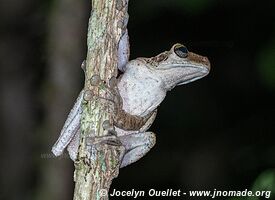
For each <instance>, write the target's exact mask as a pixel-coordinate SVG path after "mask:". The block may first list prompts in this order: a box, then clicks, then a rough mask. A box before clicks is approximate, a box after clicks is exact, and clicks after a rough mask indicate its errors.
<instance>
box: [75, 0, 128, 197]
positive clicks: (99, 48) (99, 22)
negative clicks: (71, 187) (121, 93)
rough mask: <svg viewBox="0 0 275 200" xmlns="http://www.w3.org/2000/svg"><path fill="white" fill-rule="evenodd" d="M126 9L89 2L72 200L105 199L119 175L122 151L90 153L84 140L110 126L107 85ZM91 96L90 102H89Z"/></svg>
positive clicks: (100, 147)
mask: <svg viewBox="0 0 275 200" xmlns="http://www.w3.org/2000/svg"><path fill="white" fill-rule="evenodd" d="M127 8H128V2H127V0H92V11H91V16H90V19H89V27H88V39H87V45H88V52H87V59H86V74H85V75H86V79H85V87H84V90H85V94H84V100H83V102H82V110H83V113H82V118H81V136H80V145H79V149H78V155H77V159H76V162H75V177H74V178H75V182H76V183H75V191H74V200H84V199H85V200H90V199H108V195H107V192H108V190H109V188H110V184H111V182H112V180H113V178H115V177H116V176H117V175H118V171H119V165H120V157H121V156H122V155H123V153H124V148H123V147H122V146H119V145H118V146H116V145H109V144H104V143H99V144H97V145H92V146H91V148H90V149H89V148H88V147H87V145H86V141H87V137H91V136H92V137H100V136H104V135H107V134H108V131H106V130H104V129H103V126H102V124H103V122H105V121H109V123H110V124H111V125H112V124H113V117H112V116H113V112H112V110H113V109H114V104H113V103H112V102H111V101H108V100H106V99H107V98H108V99H109V98H111V99H112V98H113V97H112V95H111V96H110V93H108V86H107V85H108V82H109V80H110V79H111V78H112V77H116V76H117V59H118V55H117V50H118V43H119V40H120V37H121V35H122V32H123V31H124V30H123V22H124V18H125V17H126V14H127ZM98 76H99V77H100V79H101V80H102V82H101V83H100V84H99V86H93V84H91V80H92V81H93V80H94V79H97V77H98ZM91 94H92V95H93V96H92V97H93V98H89V97H91ZM85 97H86V98H85ZM104 98H105V99H104Z"/></svg>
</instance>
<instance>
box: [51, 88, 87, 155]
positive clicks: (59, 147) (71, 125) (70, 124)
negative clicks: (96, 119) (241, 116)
mask: <svg viewBox="0 0 275 200" xmlns="http://www.w3.org/2000/svg"><path fill="white" fill-rule="evenodd" d="M82 99H83V90H82V91H81V92H80V94H79V96H78V98H77V100H76V103H75V104H74V106H73V108H72V110H71V112H70V114H69V116H68V118H67V120H66V121H65V124H64V126H63V128H62V130H61V133H60V136H59V138H58V140H57V141H56V142H55V144H54V145H53V147H52V152H53V154H54V155H55V156H60V155H61V154H62V153H63V150H64V149H65V148H66V147H67V145H68V144H69V143H70V141H71V140H72V138H73V137H74V135H75V134H76V133H77V131H78V129H79V127H80V117H81V112H82V109H81V102H82Z"/></svg>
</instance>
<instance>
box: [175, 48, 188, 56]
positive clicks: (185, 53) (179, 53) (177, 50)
mask: <svg viewBox="0 0 275 200" xmlns="http://www.w3.org/2000/svg"><path fill="white" fill-rule="evenodd" d="M174 52H175V54H176V55H177V56H179V57H180V58H186V57H187V56H188V50H187V48H186V47H185V46H183V45H178V46H175V48H174Z"/></svg>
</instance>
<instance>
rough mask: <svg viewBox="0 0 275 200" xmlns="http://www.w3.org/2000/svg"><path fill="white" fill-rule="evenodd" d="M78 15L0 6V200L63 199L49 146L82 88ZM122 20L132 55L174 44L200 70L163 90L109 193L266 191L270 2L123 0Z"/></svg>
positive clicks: (28, 2) (274, 85)
mask: <svg viewBox="0 0 275 200" xmlns="http://www.w3.org/2000/svg"><path fill="white" fill-rule="evenodd" d="M89 10H90V1H88V0H85V1H84V0H79V1H73V0H51V1H46V0H44V1H35V0H24V1H22V0H9V1H8V0H6V1H5V2H3V3H1V6H0V24H1V25H0V66H1V68H0V89H1V92H0V106H1V107H0V109H1V112H0V113H1V115H0V119H1V121H0V123H1V124H0V125H1V140H0V145H1V151H0V156H1V161H0V162H1V169H0V177H1V179H0V187H1V190H0V199H1V200H2V199H3V200H4V199H11V200H13V199H22V200H25V199H26V200H27V199H28V200H29V199H30V200H32V199H38V200H44V199H53V200H55V199H56V200H57V199H59V200H60V199H62V200H63V199H64V200H65V199H72V194H73V178H72V177H73V163H72V162H71V161H70V160H69V159H68V156H67V155H64V156H63V157H61V158H53V157H52V156H51V154H50V149H51V146H52V145H53V143H54V142H55V140H56V139H57V138H58V136H59V131H60V129H61V128H62V125H63V123H64V121H65V118H66V115H67V114H68V112H69V110H70V107H71V106H72V104H73V101H74V99H75V98H76V96H77V95H78V92H79V91H80V89H81V87H82V84H83V80H84V76H83V72H82V70H81V68H80V64H81V62H82V60H83V59H85V56H86V32H87V22H88V17H89ZM129 15H130V21H129V25H128V29H129V34H130V43H131V58H132V59H134V58H136V57H139V56H143V57H151V56H154V55H156V54H158V53H160V52H162V51H164V50H168V49H170V47H171V46H172V45H173V44H174V43H176V42H180V43H183V44H185V45H186V46H187V47H188V49H189V50H190V51H192V52H196V53H198V54H201V55H205V56H207V57H208V58H209V60H210V62H211V66H212V69H211V72H210V74H209V75H208V76H207V77H205V78H203V79H201V80H199V81H196V82H194V83H190V84H188V85H184V86H180V87H177V88H175V89H174V90H172V91H171V92H169V93H168V95H167V97H166V99H165V101H164V102H163V103H162V104H161V106H160V107H159V113H158V116H157V119H156V121H155V123H154V124H153V126H152V127H151V130H152V131H153V132H155V133H156V135H157V144H156V146H155V147H154V148H153V149H152V150H151V151H150V153H149V154H148V155H147V156H146V157H144V158H143V159H141V160H140V161H139V162H137V163H135V164H133V165H131V166H129V167H126V168H123V169H121V170H120V175H119V177H118V178H116V179H115V180H114V181H113V184H112V189H113V188H115V189H117V190H131V189H136V190H145V191H148V190H149V189H150V188H156V189H159V190H166V189H169V188H174V189H176V190H178V189H181V190H182V191H186V192H187V191H189V190H195V189H199V190H213V189H217V190H222V189H224V190H244V189H246V188H247V189H258V190H273V193H274V192H275V191H274V188H275V168H274V167H275V141H274V133H275V123H274V122H275V120H274V114H275V112H274V111H275V105H274V102H275V61H274V58H275V1H272V0H270V1H268V0H266V1H256V0H255V1H251V0H250V1H248V0H242V1H236V0H231V1H219V0H192V1H190V0H189V1H187V0H170V1H167V0H166V1H165V0H150V1H147V0H130V5H129ZM112 189H111V190H112ZM273 198H275V197H274V194H273ZM128 199H130V198H128ZM144 199H147V198H146V197H145V198H144ZM166 199H171V198H169V197H167V198H166ZM186 199H188V197H187V198H186ZM194 199H196V198H194ZM205 199H206V198H205ZM222 199H228V198H225V197H224V198H222ZM242 199H245V198H242ZM247 199H249V198H247Z"/></svg>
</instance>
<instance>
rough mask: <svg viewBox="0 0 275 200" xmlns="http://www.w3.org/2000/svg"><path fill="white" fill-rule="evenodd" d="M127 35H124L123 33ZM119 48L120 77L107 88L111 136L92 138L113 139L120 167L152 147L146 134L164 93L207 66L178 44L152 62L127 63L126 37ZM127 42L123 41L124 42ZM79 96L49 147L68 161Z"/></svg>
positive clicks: (74, 141) (76, 129) (72, 151)
mask: <svg viewBox="0 0 275 200" xmlns="http://www.w3.org/2000/svg"><path fill="white" fill-rule="evenodd" d="M126 34H127V32H126ZM123 37H125V38H126V39H125V38H124V39H122V41H121V43H123V42H124V44H121V43H120V47H119V63H118V67H119V69H120V70H121V71H123V72H124V73H123V74H122V75H121V77H120V78H119V79H118V83H117V84H115V86H113V88H112V87H111V90H113V92H114V93H115V94H116V95H115V96H117V100H116V102H115V103H116V104H117V105H118V107H117V110H116V111H115V115H114V125H115V129H114V133H115V134H111V135H110V136H106V137H105V138H104V137H103V138H101V139H100V140H99V139H96V138H92V139H91V140H90V141H91V143H90V145H94V144H95V143H94V141H101V142H107V143H108V141H109V143H112V142H110V141H112V140H114V139H117V140H118V141H119V143H117V144H118V145H123V146H124V147H125V149H126V151H125V152H126V153H125V155H124V157H123V158H122V161H121V167H124V166H127V165H129V164H131V163H133V162H136V161H137V160H139V159H140V158H141V157H143V156H144V155H145V154H146V153H147V152H148V151H149V150H150V149H151V148H152V147H153V146H154V144H155V141H156V138H155V134H154V133H152V132H146V131H147V130H148V129H149V127H150V126H151V124H152V123H153V121H154V119H155V117H156V109H157V107H158V106H159V104H160V103H161V102H162V101H163V99H164V98H165V96H166V93H167V91H169V90H171V89H173V88H174V87H175V86H177V85H182V84H186V83H189V82H192V81H195V80H197V79H200V78H202V77H204V76H206V75H207V74H208V73H209V70H210V63H209V61H208V59H207V58H206V57H203V56H200V55H197V54H195V53H192V52H188V50H187V48H186V47H185V46H183V45H181V44H175V45H173V47H172V48H171V49H170V50H169V51H166V52H163V53H161V54H159V55H157V56H155V57H152V58H137V59H135V60H132V61H130V62H128V63H127V64H126V65H125V61H126V60H127V59H128V56H129V46H128V45H129V44H128V36H125V34H124V36H123ZM126 40H127V41H126ZM82 99H83V92H81V93H80V96H79V99H78V101H77V102H76V104H75V106H74V108H73V109H72V111H71V113H70V115H69V116H70V117H69V118H68V119H67V121H66V122H65V125H64V128H63V129H62V131H61V134H60V137H59V139H58V141H57V142H56V143H55V145H54V146H53V149H52V151H53V153H54V154H55V155H56V156H58V155H61V154H62V152H63V150H64V148H66V147H67V146H68V151H69V154H70V157H71V158H72V160H75V159H76V153H77V148H78V143H79V135H80V134H79V124H80V115H81V106H80V103H79V102H81V101H82Z"/></svg>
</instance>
